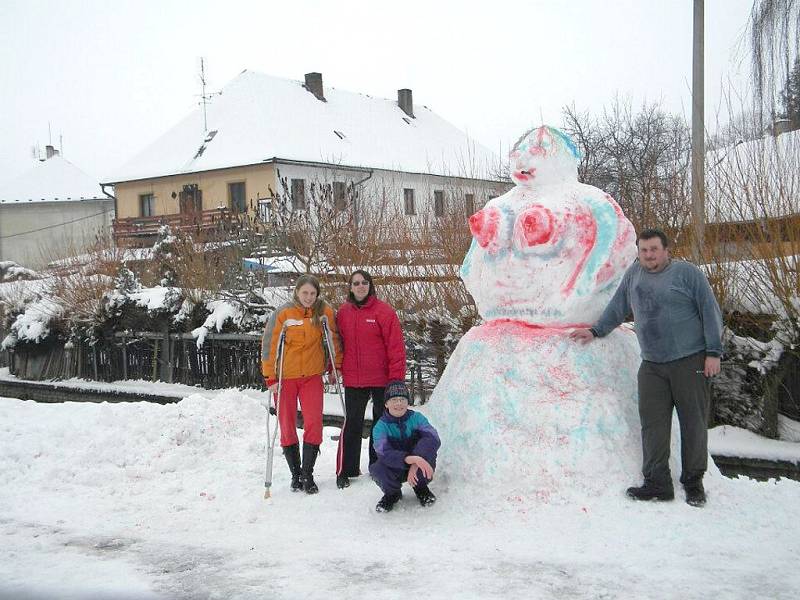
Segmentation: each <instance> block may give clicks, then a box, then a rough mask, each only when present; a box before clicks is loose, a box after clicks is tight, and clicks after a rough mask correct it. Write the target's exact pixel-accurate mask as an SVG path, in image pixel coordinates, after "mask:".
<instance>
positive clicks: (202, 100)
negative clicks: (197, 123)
mask: <svg viewBox="0 0 800 600" xmlns="http://www.w3.org/2000/svg"><path fill="white" fill-rule="evenodd" d="M200 85H201V86H202V89H203V93H202V94H201V95H200V104H201V105H202V106H203V133H208V115H207V114H206V106H207V105H208V101H209V100H211V98H213V97H214V96H219V95H220V94H222V92H211V93H208V94H207V93H206V68H205V59H204V58H203V57H202V56H201V57H200Z"/></svg>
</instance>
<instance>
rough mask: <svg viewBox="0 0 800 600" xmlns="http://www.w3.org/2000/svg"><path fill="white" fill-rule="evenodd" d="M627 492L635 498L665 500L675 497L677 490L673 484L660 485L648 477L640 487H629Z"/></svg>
mask: <svg viewBox="0 0 800 600" xmlns="http://www.w3.org/2000/svg"><path fill="white" fill-rule="evenodd" d="M625 493H626V494H627V496H628V497H629V498H633V499H634V500H659V501H665V500H674V499H675V492H674V491H673V489H672V485H671V484H670V485H669V486H666V485H664V486H660V485H656V484H655V483H654V482H652V481H648V480H646V479H645V482H644V485H642V486H640V487H629V488H628V489H627V490H625Z"/></svg>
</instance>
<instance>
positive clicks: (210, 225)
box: [113, 207, 248, 247]
mask: <svg viewBox="0 0 800 600" xmlns="http://www.w3.org/2000/svg"><path fill="white" fill-rule="evenodd" d="M247 219H248V215H246V214H241V213H236V212H232V211H231V210H230V209H228V208H226V207H219V208H212V209H210V210H203V211H197V212H186V213H173V214H169V215H157V216H153V217H127V218H123V219H114V226H113V227H114V242H115V243H116V244H117V245H118V246H124V247H131V246H144V245H149V244H152V243H153V241H154V240H155V238H156V236H157V235H158V231H159V229H160V228H161V226H162V225H169V227H170V229H172V231H173V232H187V233H193V234H201V235H202V234H209V233H216V232H221V233H224V232H227V231H236V230H238V229H240V228H241V227H242V226H243V225H244V221H246V220H247Z"/></svg>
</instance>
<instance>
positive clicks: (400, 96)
mask: <svg viewBox="0 0 800 600" xmlns="http://www.w3.org/2000/svg"><path fill="white" fill-rule="evenodd" d="M397 106H399V107H400V108H401V109H402V111H403V112H404V113H406V114H407V115H408V116H409V117H411V118H412V119H414V118H415V117H414V101H413V99H412V97H411V90H408V89H404V90H397Z"/></svg>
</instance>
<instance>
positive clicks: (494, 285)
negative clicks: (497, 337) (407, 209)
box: [461, 127, 636, 325]
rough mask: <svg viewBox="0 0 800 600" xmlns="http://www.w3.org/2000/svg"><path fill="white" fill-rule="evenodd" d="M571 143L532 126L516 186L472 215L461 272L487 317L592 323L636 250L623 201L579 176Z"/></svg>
mask: <svg viewBox="0 0 800 600" xmlns="http://www.w3.org/2000/svg"><path fill="white" fill-rule="evenodd" d="M526 140H533V141H537V140H538V141H537V143H539V145H535V144H532V145H529V146H526V145H525V141H526ZM565 140H566V141H565ZM571 143H572V142H571V140H569V138H567V137H566V136H565V135H564V134H563V133H561V132H559V131H558V130H553V129H552V128H549V127H543V128H540V129H538V130H536V131H534V132H531V133H530V134H528V135H527V136H526V137H525V138H524V140H523V141H522V142H521V143H520V144H518V145H517V148H516V149H515V153H516V154H517V156H516V159H515V160H516V162H515V163H514V164H515V171H514V179H515V180H517V182H518V185H517V186H516V187H515V188H514V189H512V190H510V191H509V192H508V193H506V194H504V195H503V196H501V197H499V198H495V199H494V200H492V201H491V202H490V203H489V204H488V205H487V206H486V207H485V208H483V209H482V210H480V211H478V212H477V213H475V214H474V215H472V216H471V217H470V220H469V224H470V230H471V231H472V235H473V238H474V240H473V244H472V248H471V249H470V251H469V253H468V254H467V256H466V257H465V259H464V264H463V266H462V269H461V274H462V278H463V279H464V281H465V283H466V284H467V288H468V289H469V291H470V293H471V294H472V296H473V298H474V299H475V301H476V303H477V305H478V310H479V312H480V313H481V315H482V316H483V317H484V318H485V319H496V318H509V319H517V320H523V321H529V322H531V323H536V324H540V325H541V324H548V325H553V324H560V325H567V324H575V323H586V322H590V321H591V320H592V318H593V316H594V315H595V313H597V316H599V312H598V311H601V310H602V309H603V308H604V306H605V304H606V302H607V301H608V299H609V298H610V294H612V293H613V292H614V290H615V289H616V284H617V283H618V282H619V279H620V278H621V277H622V274H623V272H624V270H625V269H626V268H627V267H628V265H630V264H631V262H633V260H634V258H635V257H636V246H635V238H636V236H635V234H634V231H633V226H632V225H631V224H630V222H629V221H628V220H627V219H626V218H625V216H624V215H623V213H622V210H621V209H620V208H619V206H618V205H617V203H616V202H615V201H614V200H613V198H611V196H609V195H608V194H604V193H603V192H602V191H600V190H598V189H597V188H593V187H591V186H586V185H582V184H579V183H578V182H577V176H576V173H577V162H576V158H575V155H574V153H573V151H572V149H570V144H571ZM513 159H514V155H513V154H512V160H513Z"/></svg>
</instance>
